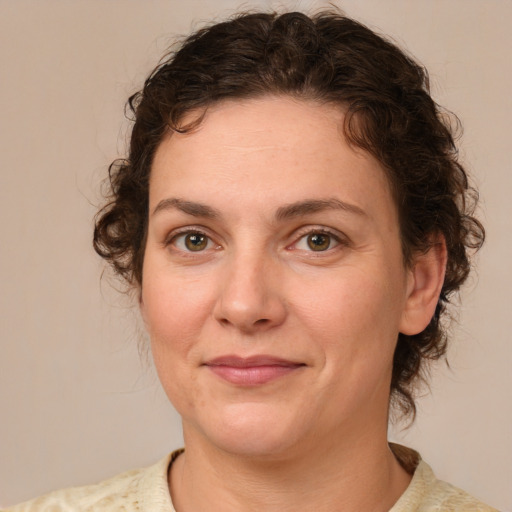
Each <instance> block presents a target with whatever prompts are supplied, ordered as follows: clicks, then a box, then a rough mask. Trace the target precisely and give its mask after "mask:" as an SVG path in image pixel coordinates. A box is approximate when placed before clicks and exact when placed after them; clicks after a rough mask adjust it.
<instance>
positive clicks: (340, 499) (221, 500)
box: [169, 429, 411, 512]
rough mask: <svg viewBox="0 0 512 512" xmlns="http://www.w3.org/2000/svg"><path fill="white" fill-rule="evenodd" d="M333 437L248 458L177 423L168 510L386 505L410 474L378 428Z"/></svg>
mask: <svg viewBox="0 0 512 512" xmlns="http://www.w3.org/2000/svg"><path fill="white" fill-rule="evenodd" d="M340 437H341V439H340ZM340 437H339V438H338V439H337V440H336V441H338V442H335V441H334V440H333V439H332V438H329V443H328V445H325V446H324V445H322V444H321V443H319V442H318V440H315V442H314V443H311V448H310V447H308V446H306V445H305V443H302V444H301V447H300V449H298V450H296V451H295V452H293V450H288V451H287V453H286V454H283V455H281V456H279V455H277V456H272V457H271V458H270V457H260V458H255V457H253V456H251V457H244V456H240V455H235V454H231V453H227V452H225V451H223V450H220V449H218V448H216V447H213V446H211V445H210V444H209V443H205V442H204V439H202V440H201V436H200V435H197V434H196V433H194V432H193V431H192V432H191V431H190V430H189V431H188V432H187V429H185V441H186V447H187V448H186V451H185V453H184V454H183V455H181V456H180V457H178V459H177V460H176V461H175V463H174V465H173V468H172V471H171V473H170V481H169V488H170V491H171V495H172V499H173V503H174V506H175V508H176V511H177V512H198V511H203V510H208V511H209V512H217V511H218V512H221V511H222V512H232V511H233V512H234V511H237V512H246V511H252V510H265V511H268V512H274V511H275V512H277V511H279V512H288V511H290V512H291V511H292V510H293V511H296V510H315V511H316V512H332V511H333V510H343V511H345V512H356V511H357V512H361V511H365V510H371V511H372V512H373V511H375V512H386V511H389V509H390V508H391V507H392V506H393V504H394V503H395V502H396V501H397V500H398V498H399V497H400V495H401V494H402V493H403V492H404V491H405V489H406V487H407V485H408V484H409V482H410V479H411V477H410V475H409V474H407V473H406V471H405V470H404V469H402V467H401V466H400V464H399V463H398V461H397V460H396V459H395V457H394V456H393V454H392V452H391V450H390V449H389V446H388V443H387V439H386V435H383V436H376V435H375V432H366V433H364V435H361V432H358V433H357V436H352V438H351V437H350V436H347V435H344V436H340ZM201 441H202V442H201Z"/></svg>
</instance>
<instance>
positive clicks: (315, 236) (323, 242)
mask: <svg viewBox="0 0 512 512" xmlns="http://www.w3.org/2000/svg"><path fill="white" fill-rule="evenodd" d="M307 244H308V247H309V248H310V249H311V250H312V251H326V250H327V249H329V247H330V246H331V237H330V235H326V234H323V233H312V234H311V235H308V236H307Z"/></svg>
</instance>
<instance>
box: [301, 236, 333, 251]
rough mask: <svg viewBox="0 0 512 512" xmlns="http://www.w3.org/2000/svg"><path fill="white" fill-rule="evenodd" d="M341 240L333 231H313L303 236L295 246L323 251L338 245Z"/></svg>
mask: <svg viewBox="0 0 512 512" xmlns="http://www.w3.org/2000/svg"><path fill="white" fill-rule="evenodd" d="M339 244H340V241H339V239H338V238H337V237H335V236H334V235H333V234H331V233H326V232H322V231H313V232H311V233H308V234H306V235H304V236H302V237H301V238H300V239H299V240H298V242H297V243H296V244H295V248H296V249H299V250H302V251H314V252H323V251H327V250H328V249H333V248H334V247H336V246H338V245H339Z"/></svg>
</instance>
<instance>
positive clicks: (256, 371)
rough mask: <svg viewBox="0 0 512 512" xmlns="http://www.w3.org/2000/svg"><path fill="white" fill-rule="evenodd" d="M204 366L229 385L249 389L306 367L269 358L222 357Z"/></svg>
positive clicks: (302, 364)
mask: <svg viewBox="0 0 512 512" xmlns="http://www.w3.org/2000/svg"><path fill="white" fill-rule="evenodd" d="M204 366H206V367H207V368H208V369H209V370H211V371H212V372H213V373H214V374H215V375H217V376H218V377H220V378H221V379H223V380H225V381H227V382H229V383H231V384H235V385H237V386H247V387H250V386H258V385H262V384H266V383H267V382H271V381H273V380H276V379H278V378H280V377H284V376H286V375H289V374H291V373H293V372H295V371H296V370H298V369H299V368H302V367H304V366H306V365H305V364H304V363H296V362H293V361H288V360H285V359H280V358H275V357H270V356H254V357H249V358H243V357H238V356H224V357H219V358H215V359H212V360H210V361H208V362H206V363H205V364H204Z"/></svg>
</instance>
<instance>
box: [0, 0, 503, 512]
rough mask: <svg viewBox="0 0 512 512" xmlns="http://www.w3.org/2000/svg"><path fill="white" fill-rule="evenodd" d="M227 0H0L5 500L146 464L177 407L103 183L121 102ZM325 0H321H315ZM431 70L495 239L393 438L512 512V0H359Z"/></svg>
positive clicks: (173, 432) (175, 441)
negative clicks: (164, 384) (152, 350)
mask: <svg viewBox="0 0 512 512" xmlns="http://www.w3.org/2000/svg"><path fill="white" fill-rule="evenodd" d="M311 3H312V2H302V3H300V2H279V3H277V2H274V3H272V2H265V1H259V2H258V1H255V0H253V1H250V2H247V3H246V4H245V5H246V6H257V7H266V6H268V5H273V6H278V5H280V4H284V5H287V6H289V7H294V6H299V7H300V6H302V7H307V6H308V5H311ZM238 5H240V3H239V2H238V1H231V0H224V1H220V0H215V1H213V0H210V1H199V0H195V1H191V0H188V1H184V0H183V1H179V0H149V1H142V0H139V1H135V0H124V1H121V0H104V1H98V0H87V1H85V0H74V1H72V0H69V1H64V0H60V1H58V0H44V1H43V0H40V1H38V0H33V1H27V0H0V55H1V57H0V62H1V68H0V88H1V89H0V115H1V123H2V131H1V137H0V179H1V183H0V212H1V213H0V214H1V235H0V240H1V242H0V243H1V253H0V254H1V260H0V263H1V264H0V273H1V312H2V321H1V332H0V344H1V345H0V348H1V357H0V415H1V418H0V505H7V504H11V503H14V502H17V501H19V500H24V499H27V498H30V497H32V496H34V495H36V494H40V493H43V492H47V491H49V490H51V489H54V488H59V487H63V486H69V485H77V484H85V483H90V482H94V481H97V480H99V479H103V478H105V477H107V476H110V475H112V474H115V473H117V472H120V471H122V470H125V469H128V468H132V467H137V466H141V465H145V464H149V463H151V462H153V461H155V460H156V459H158V458H160V457H161V456H163V455H164V454H165V453H166V452H168V451H169V450H171V449H172V448H175V447H178V446H179V445H180V443H181V438H180V425H179V419H178V418H177V416H176V414H175V413H174V412H173V411H172V408H171V407H170V406H169V405H168V403H167V401H166V399H165V398H164V397H163V393H162V392H161V390H160V388H159V385H158V383H157V381H156V378H155V377H154V374H153V372H152V370H151V366H150V365H149V367H148V368H145V367H144V365H143V364H141V363H140V360H139V355H138V352H137V340H138V338H139V337H140V335H139V333H138V330H137V323H136V321H135V320H133V312H132V310H131V309H130V307H129V301H128V300H127V299H123V298H120V297H119V296H118V295H116V293H114V292H112V290H111V288H110V287H109V285H108V283H107V282H105V281H104V282H103V284H100V274H101V270H102V264H101V262H100V261H99V258H97V257H96V256H95V254H94V253H93V251H92V248H91V242H90V239H91V225H92V223H91V222H92V221H91V219H92V216H93V214H94V212H95V205H96V204H97V203H98V202H99V194H98V187H99V183H100V181H101V179H102V178H103V177H104V175H105V169H106V165H107V163H108V162H109V161H110V160H112V159H113V158H114V157H116V156H118V155H120V154H122V151H123V146H124V140H125V136H126V129H127V124H126V122H125V121H124V120H123V113H122V112H123V104H124V101H125V99H126V98H127V96H128V95H129V94H130V93H132V92H134V91H135V90H136V89H137V88H138V87H139V86H140V84H141V82H142V80H143V78H144V76H145V74H146V73H147V72H148V71H149V70H150V69H151V68H152V67H153V65H154V64H155V63H156V61H157V59H158V57H159V56H160V55H161V53H162V52H163V50H164V49H165V47H166V46H167V44H168V43H169V41H170V40H171V38H172V36H173V34H180V33H186V32H188V31H189V30H190V28H191V27H192V26H197V23H200V22H201V21H202V20H207V19H209V18H211V17H212V16H213V15H220V16H222V15H224V14H226V13H229V12H231V10H232V9H234V8H236V7H237V6H238ZM316 5H325V4H322V2H317V3H316ZM338 5H340V6H342V7H343V8H344V9H345V10H346V11H347V13H348V14H350V15H353V16H355V17H356V18H359V19H361V20H362V21H364V22H366V23H367V24H369V25H370V26H371V27H373V28H379V29H381V30H382V31H383V32H384V33H387V34H390V35H392V36H393V37H394V39H395V40H396V41H398V42H399V43H400V44H402V45H405V46H406V47H407V48H408V49H409V50H410V51H411V52H412V53H413V54H414V55H416V56H417V57H418V58H419V59H420V60H421V61H422V62H423V63H424V64H425V65H426V66H427V67H428V68H429V70H430V72H431V76H432V84H433V91H434V94H435V97H436V98H437V99H438V100H439V102H441V103H442V104H444V105H446V106H447V107H449V108H450V109H452V110H454V111H455V112H457V113H458V114H459V116H460V117H461V119H462V121H463V124H464V126H465V134H464V137H463V140H462V155H463V158H464V160H465V161H466V162H468V165H469V167H470V169H471V170H472V172H473V174H474V176H475V180H476V182H477V183H478V184H479V185H480V187H481V194H482V198H483V210H484V211H483V217H484V218H485V222H486V225H487V230H488V243H487V246H486V247H485V249H484V250H483V251H482V253H481V256H480V258H479V271H478V278H474V279H473V281H472V283H471V285H470V286H469V287H468V288H467V289H466V292H465V296H464V300H463V307H462V313H461V315H460V326H459V327H455V328H454V336H453V344H452V348H451V352H450V360H451V370H447V369H446V368H444V367H442V368H441V369H440V371H437V372H436V374H435V379H434V383H433V385H432V395H431V396H429V397H427V398H425V399H424V400H422V401H421V402H420V409H419V416H418V419H417V422H416V424H415V426H414V427H413V428H412V429H411V430H410V431H409V432H407V433H400V432H396V433H394V434H393V437H394V438H395V439H403V438H405V442H407V443H409V444H410V445H412V446H413V447H416V448H418V449H419V450H420V451H421V452H422V454H423V456H424V458H426V459H427V461H428V462H429V463H431V465H433V466H434V468H435V470H436V472H437V473H438V475H439V476H440V477H442V478H445V479H447V480H449V481H451V482H452V483H454V484H457V485H459V486H461V487H463V488H465V489H467V490H469V491H471V492H472V493H473V494H475V495H477V496H479V497H480V498H482V499H484V500H486V501H488V502H489V503H491V504H492V505H494V506H496V507H499V508H500V509H502V510H509V511H512V484H511V482H512V435H511V433H512V432H511V424H512V400H511V388H512V377H511V373H512V372H511V370H510V365H511V361H512V343H511V342H510V339H511V335H510V332H511V331H512V308H511V303H512V272H511V262H512V239H511V228H512V222H511V215H512V206H511V205H510V202H509V198H510V195H511V194H510V190H511V189H512V172H511V170H512V169H511V167H512V166H511V156H510V155H511V153H510V146H511V122H510V118H511V113H512V108H511V107H512V94H511V90H512V61H511V57H510V49H511V48H512V30H510V29H511V20H512V2H511V1H509V0H501V1H499V0H485V1H484V0H444V1H440V0H438V1H434V0H421V1H420V0H380V1H378V0H359V1H358V0H346V1H342V2H338Z"/></svg>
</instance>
